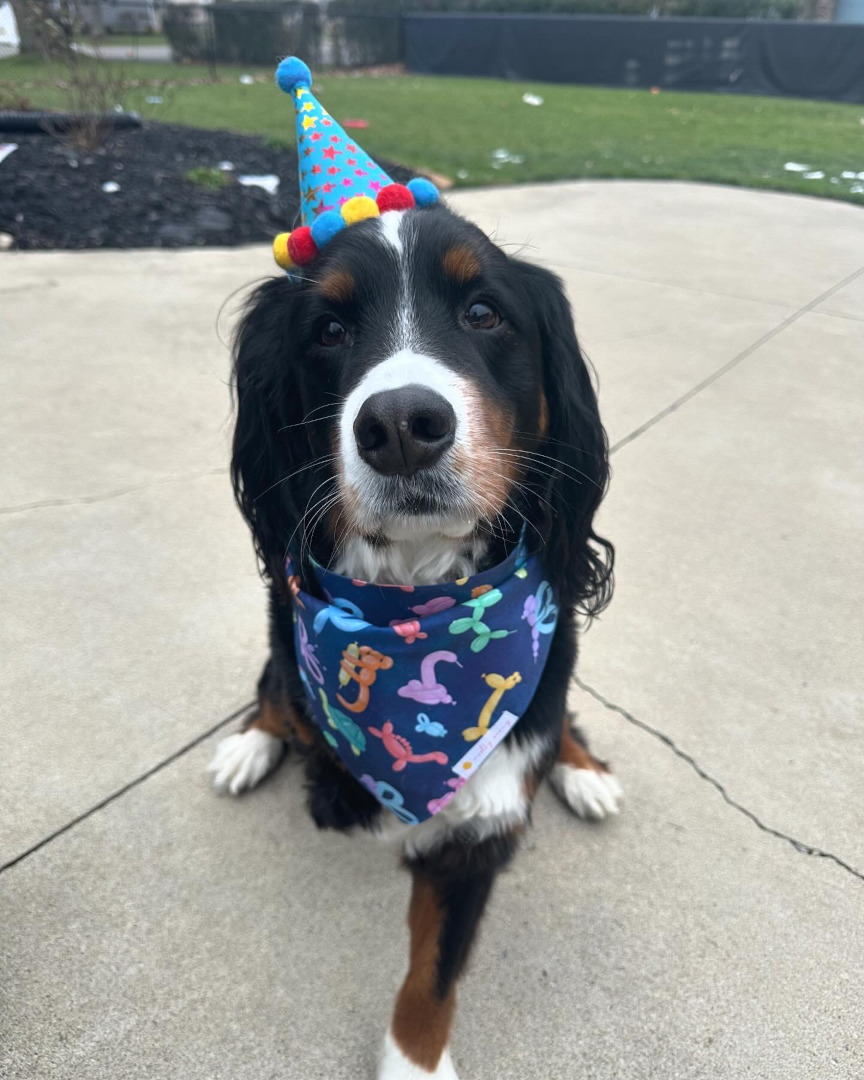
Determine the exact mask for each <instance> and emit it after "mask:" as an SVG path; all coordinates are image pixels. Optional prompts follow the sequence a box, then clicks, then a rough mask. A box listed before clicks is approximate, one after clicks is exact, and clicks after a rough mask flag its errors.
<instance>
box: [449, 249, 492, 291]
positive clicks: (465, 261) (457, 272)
mask: <svg viewBox="0 0 864 1080" xmlns="http://www.w3.org/2000/svg"><path fill="white" fill-rule="evenodd" d="M443 266H444V273H445V274H446V275H447V277H450V278H453V280H454V281H458V282H459V283H460V284H464V283H465V282H466V281H471V280H473V279H474V278H476V277H479V275H480V271H481V270H482V267H481V265H480V260H479V259H478V258H477V256H476V255H475V254H474V252H473V251H472V250H471V248H468V247H455V248H450V250H449V251H446V252H445V253H444V260H443Z"/></svg>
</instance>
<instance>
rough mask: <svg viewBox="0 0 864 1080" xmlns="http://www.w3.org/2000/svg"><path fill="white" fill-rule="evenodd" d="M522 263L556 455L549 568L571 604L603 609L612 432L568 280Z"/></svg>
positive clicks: (608, 583) (611, 554) (549, 496)
mask: <svg viewBox="0 0 864 1080" xmlns="http://www.w3.org/2000/svg"><path fill="white" fill-rule="evenodd" d="M521 269H522V273H523V278H524V281H525V284H526V289H527V294H528V296H529V297H530V301H531V304H532V307H533V311H534V316H535V319H536V321H537V326H538V329H539V332H540V339H541V348H542V353H543V383H544V387H543V388H544V392H545V395H546V403H547V407H548V430H547V433H546V445H545V446H544V447H543V448H542V452H543V453H544V454H548V455H549V456H550V457H551V458H554V463H553V462H548V463H547V464H548V473H547V477H548V480H547V486H546V490H545V492H544V495H543V498H544V499H545V500H546V502H547V503H548V505H546V506H544V505H543V503H542V502H541V503H540V510H541V511H542V512H544V513H545V522H544V527H543V528H542V529H541V531H542V532H543V533H544V536H545V541H546V545H545V557H546V562H547V568H548V572H549V574H550V575H551V577H552V580H553V584H554V585H555V587H556V590H557V592H558V596H559V599H560V602H561V604H562V605H563V606H564V607H565V608H568V609H571V610H576V611H579V612H581V613H582V614H584V615H588V616H592V615H597V614H599V612H600V611H602V610H603V608H604V607H605V606H606V604H608V603H609V600H610V599H611V596H612V569H613V564H614V560H615V549H614V548H613V546H612V544H611V543H609V541H608V540H604V539H603V538H602V537H600V536H598V535H597V534H596V533H595V532H594V525H593V523H594V514H595V513H596V511H597V508H598V507H599V505H600V502H601V500H602V498H603V496H604V494H605V493H606V486H607V483H608V480H609V458H608V444H607V441H606V432H605V431H604V429H603V425H602V424H601V422H600V415H599V413H598V410H597V396H596V394H595V392H594V387H593V385H592V383H591V374H590V372H589V370H588V366H587V364H586V362H585V359H584V357H583V356H582V352H581V350H580V348H579V343H578V341H577V340H576V331H575V329H574V327H573V315H572V313H571V311H570V304H569V302H568V300H567V297H566V296H565V294H564V286H563V285H562V283H561V281H560V279H559V278H558V277H556V276H555V274H552V273H550V272H549V271H548V270H544V269H542V268H541V267H538V266H533V265H531V264H530V263H522V264H521ZM541 471H543V468H542V466H541Z"/></svg>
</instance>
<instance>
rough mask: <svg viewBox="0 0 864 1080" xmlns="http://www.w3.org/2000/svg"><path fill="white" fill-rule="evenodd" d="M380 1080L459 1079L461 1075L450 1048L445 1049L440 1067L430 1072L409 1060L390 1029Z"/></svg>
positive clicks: (382, 1057)
mask: <svg viewBox="0 0 864 1080" xmlns="http://www.w3.org/2000/svg"><path fill="white" fill-rule="evenodd" d="M378 1080H459V1077H458V1076H457V1075H456V1070H455V1069H454V1068H453V1062H452V1061H451V1060H450V1051H449V1050H445V1051H444V1053H443V1054H442V1055H441V1060H440V1061H439V1062H438V1068H437V1069H436V1070H435V1071H434V1072H431V1073H430V1072H427V1071H426V1069H421V1068H420V1066H419V1065H415V1064H414V1063H413V1062H412V1061H409V1060H408V1058H407V1057H405V1055H404V1054H403V1053H402V1051H401V1050H400V1049H399V1046H398V1045H397V1043H396V1040H395V1039H394V1038H393V1036H392V1035H391V1034H390V1032H389V1031H388V1032H387V1035H386V1037H385V1039H384V1047H383V1049H382V1051H381V1060H380V1062H379V1065H378Z"/></svg>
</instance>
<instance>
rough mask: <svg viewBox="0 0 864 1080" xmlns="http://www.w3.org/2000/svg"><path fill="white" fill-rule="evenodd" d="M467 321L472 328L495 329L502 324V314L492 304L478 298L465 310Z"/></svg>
mask: <svg viewBox="0 0 864 1080" xmlns="http://www.w3.org/2000/svg"><path fill="white" fill-rule="evenodd" d="M465 322H466V323H467V324H468V325H469V326H470V327H471V329H472V330H494V329H495V327H496V326H500V324H501V316H500V315H499V314H498V312H497V311H496V310H495V308H493V307H492V305H491V304H486V303H484V302H483V301H482V300H478V301H477V303H476V304H472V305H471V307H469V308H468V310H467V311H466V312H465Z"/></svg>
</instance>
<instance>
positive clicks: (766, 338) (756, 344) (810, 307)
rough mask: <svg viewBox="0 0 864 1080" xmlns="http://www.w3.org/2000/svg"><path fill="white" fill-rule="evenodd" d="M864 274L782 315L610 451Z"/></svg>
mask: <svg viewBox="0 0 864 1080" xmlns="http://www.w3.org/2000/svg"><path fill="white" fill-rule="evenodd" d="M862 274H864V266H861V267H859V268H858V269H857V270H854V271H853V272H852V273H851V274H849V275H848V276H847V277H845V278H843V280H842V281H838V282H837V283H836V285H832V286H831V288H830V289H826V290H825V292H823V293H820V294H819V295H818V296H817V297H814V299H813V300H810V301H809V302H808V303H806V304H805V305H804V306H803V307H801V308H799V309H798V310H797V311H795V312H793V313H792V314H791V315H789V316H788V317H787V318H785V319H783V321H782V322H779V323H777V325H776V326H774V327H772V328H771V329H770V330H767V331H766V332H765V333H764V334H762V336H761V337H759V338H757V339H756V341H754V342H752V343H751V344H750V345H748V346H747V347H746V348H745V349H742V350H741V352H739V353H737V354H736V355H735V356H733V357H732V359H731V360H727V362H726V363H725V364H723V365H722V366H721V367H719V368H717V370H716V371H713V372H712V373H711V374H710V375H708V376H706V378H704V379H703V380H702V381H701V382H698V383H697V384H696V385H695V386H691V387H690V389H689V390H688V391H687V392H686V393H684V394H682V395H681V397H679V398H676V399H675V400H674V401H673V402H672V403H671V404H669V405H667V406H666V407H665V408H663V409H661V410H660V412H658V413H655V414H654V416H652V417H651V418H650V419H649V420H646V421H645V423H644V424H640V425H639V427H637V428H634V429H633V431H631V432H630V434H629V435H625V436H624V438H623V439H619V440H618V442H616V443H614V444H613V445H612V446H611V447H610V448H609V453H610V455H611V454H614V453H615V452H616V451H618V450H621V449H622V448H623V447H625V446H626V445H627V444H628V443H631V442H633V441H634V440H635V439H638V438H639V436H640V435H644V434H645V432H646V431H650V430H651V428H653V427H655V426H656V425H657V424H659V423H660V421H661V420H665V419H666V417H667V416H669V415H670V414H671V413H673V412H677V411H678V409H680V408H681V406H682V405H686V404H687V402H688V401H690V400H691V399H692V398H694V397H696V395H697V394H701V393H702V391H703V390H707V388H708V387H709V386H711V385H713V384H714V383H715V382H717V380H718V379H721V378H722V377H723V376H724V375H725V374H726V373H727V372H728V371H731V370H732V369H733V368H735V367H737V366H738V365H739V364H740V363H741V362H742V361H744V360H746V359H747V357H748V356H752V355H753V353H754V352H756V351H757V349H761V348H762V346H763V345H766V344H767V343H768V342H769V341H771V339H772V338H775V337H777V335H778V334H782V332H783V331H784V330H786V329H787V328H788V327H790V326H792V324H793V323H796V322H797V321H798V320H799V319H800V318H801V317H802V316H803V315H806V314H807V313H808V312H809V311H812V310H813V309H814V308H815V307H816V306H817V305H819V304H821V303H823V302H824V301H825V300H827V299H828V297H829V296H833V295H834V293H836V292H839V291H840V290H841V289H842V288H844V287H845V286H846V285H849V284H851V283H852V282H853V281H855V279H856V278H859V277H860V276H861V275H862Z"/></svg>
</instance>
